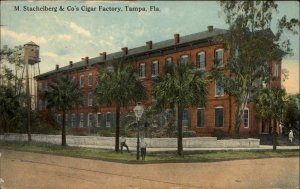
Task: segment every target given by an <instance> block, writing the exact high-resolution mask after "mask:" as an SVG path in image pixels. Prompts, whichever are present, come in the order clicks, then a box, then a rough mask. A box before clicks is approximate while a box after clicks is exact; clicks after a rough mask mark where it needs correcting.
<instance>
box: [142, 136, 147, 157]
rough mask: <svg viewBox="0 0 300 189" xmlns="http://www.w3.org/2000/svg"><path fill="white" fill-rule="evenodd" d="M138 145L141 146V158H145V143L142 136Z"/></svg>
mask: <svg viewBox="0 0 300 189" xmlns="http://www.w3.org/2000/svg"><path fill="white" fill-rule="evenodd" d="M140 147H141V156H142V160H145V158H146V148H147V143H146V142H145V141H144V138H141V143H140Z"/></svg>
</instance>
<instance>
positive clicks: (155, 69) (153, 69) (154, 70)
mask: <svg viewBox="0 0 300 189" xmlns="http://www.w3.org/2000/svg"><path fill="white" fill-rule="evenodd" d="M154 65H156V66H154ZM151 74H152V77H157V76H158V74H159V62H158V60H155V61H153V62H152V64H151Z"/></svg>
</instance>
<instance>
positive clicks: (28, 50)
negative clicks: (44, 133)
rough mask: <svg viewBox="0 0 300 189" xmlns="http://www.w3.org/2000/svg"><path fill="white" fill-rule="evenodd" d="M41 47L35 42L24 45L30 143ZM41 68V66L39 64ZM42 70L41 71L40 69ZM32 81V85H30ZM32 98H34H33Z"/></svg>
mask: <svg viewBox="0 0 300 189" xmlns="http://www.w3.org/2000/svg"><path fill="white" fill-rule="evenodd" d="M39 51H40V47H39V46H38V45H37V44H35V43H34V42H32V41H31V42H29V43H26V44H25V45H24V59H25V69H26V95H27V111H28V115H27V121H28V123H27V131H28V141H31V118H30V112H31V107H32V106H31V104H32V101H33V100H34V104H35V105H34V107H36V104H37V103H36V90H35V88H36V87H35V86H36V85H35V82H34V80H33V78H34V77H35V64H38V63H39V62H40V57H39ZM29 65H30V66H31V75H29ZM38 68H39V64H38ZM38 70H40V69H38ZM29 80H30V83H29ZM32 96H33V97H34V98H32Z"/></svg>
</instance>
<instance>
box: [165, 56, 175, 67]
mask: <svg viewBox="0 0 300 189" xmlns="http://www.w3.org/2000/svg"><path fill="white" fill-rule="evenodd" d="M172 64H173V58H172V57H168V58H166V61H165V66H169V65H172Z"/></svg>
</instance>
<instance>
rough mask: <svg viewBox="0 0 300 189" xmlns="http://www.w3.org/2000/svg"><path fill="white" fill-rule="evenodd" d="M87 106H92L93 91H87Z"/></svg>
mask: <svg viewBox="0 0 300 189" xmlns="http://www.w3.org/2000/svg"><path fill="white" fill-rule="evenodd" d="M88 106H90V107H91V106H93V92H88Z"/></svg>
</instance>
